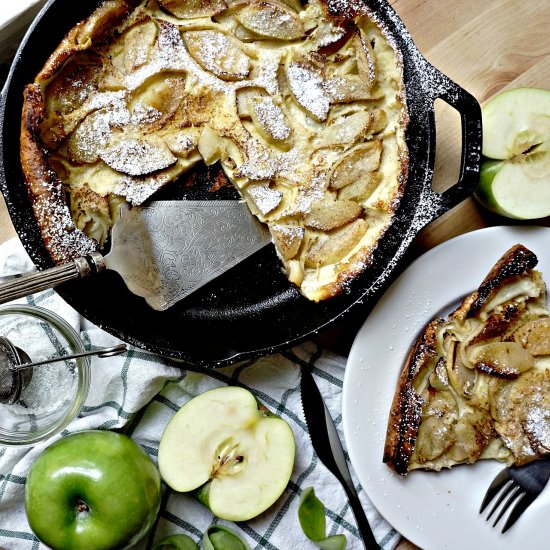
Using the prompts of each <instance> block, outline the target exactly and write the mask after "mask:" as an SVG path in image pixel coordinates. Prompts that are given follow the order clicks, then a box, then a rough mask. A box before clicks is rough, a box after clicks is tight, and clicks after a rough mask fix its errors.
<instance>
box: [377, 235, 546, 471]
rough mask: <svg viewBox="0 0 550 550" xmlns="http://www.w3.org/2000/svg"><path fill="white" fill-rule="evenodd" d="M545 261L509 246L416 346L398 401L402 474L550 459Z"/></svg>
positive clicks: (393, 462) (391, 443)
mask: <svg viewBox="0 0 550 550" xmlns="http://www.w3.org/2000/svg"><path fill="white" fill-rule="evenodd" d="M537 261H538V260H537V257H536V256H535V254H534V253H533V252H531V251H530V250H528V249H527V248H525V247H524V246H522V245H519V244H518V245H516V246H514V247H512V248H511V249H510V250H508V251H507V252H506V253H505V254H504V255H503V256H502V257H501V258H500V260H499V261H498V262H497V263H496V265H495V266H494V267H493V269H492V270H491V271H490V273H489V274H488V275H487V277H486V278H485V280H484V281H483V282H482V284H481V285H480V287H479V288H478V289H477V290H476V291H475V292H473V293H472V294H471V295H469V296H467V297H466V298H465V299H464V300H463V302H462V304H461V305H460V306H459V307H458V309H456V311H454V312H453V313H451V314H450V315H449V317H448V318H447V319H434V320H433V321H431V322H430V323H429V324H428V325H427V326H426V328H425V329H424V331H423V332H422V334H421V335H420V337H419V338H418V340H417V341H416V342H415V344H414V346H413V348H412V349H411V352H410V355H409V358H408V360H407V362H406V364H405V367H404V369H403V371H402V373H401V376H400V378H399V382H398V386H397V391H396V393H395V397H394V400H393V404H392V408H391V412H390V417H389V421H388V431H387V436H386V445H385V449H384V462H386V463H387V464H388V466H390V467H391V468H392V469H393V470H395V471H396V472H397V473H399V474H402V475H406V474H407V473H408V472H409V471H411V470H415V469H424V470H436V471H439V470H441V469H442V468H449V467H452V466H454V465H456V464H464V463H466V464H472V463H474V462H476V461H477V460H479V459H487V458H492V459H497V460H501V461H505V462H506V463H507V464H508V465H511V464H516V465H521V464H526V463H528V462H530V461H532V460H535V459H537V458H540V457H542V456H546V455H548V454H549V453H550V313H549V311H548V307H547V304H546V286H545V283H544V281H543V278H542V275H541V273H540V272H539V271H536V270H535V269H534V267H535V266H536V264H537Z"/></svg>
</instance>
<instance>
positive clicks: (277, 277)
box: [0, 0, 481, 367]
mask: <svg viewBox="0 0 550 550" xmlns="http://www.w3.org/2000/svg"><path fill="white" fill-rule="evenodd" d="M98 4H99V2H98V0H79V1H78V2H74V0H50V1H49V2H48V3H47V4H46V6H45V7H44V9H43V10H42V11H41V12H40V14H39V15H38V17H37V19H36V20H35V22H34V23H33V25H32V26H31V28H30V29H29V32H28V33H27V35H26V36H25V38H24V39H23V42H22V44H21V47H20V49H19V51H18V53H17V55H16V58H15V60H14V62H13V65H12V67H11V70H10V73H9V76H8V79H7V82H6V84H5V87H4V89H3V91H2V95H1V98H0V121H1V122H0V124H1V127H0V140H1V142H0V189H1V190H2V193H3V195H4V198H5V200H6V203H7V206H8V210H9V212H10V216H11V218H12V221H13V224H14V226H15V229H16V231H17V233H18V235H19V237H20V239H21V240H22V242H23V244H24V246H25V248H26V250H27V252H28V253H29V255H30V256H31V258H32V259H33V261H34V262H35V264H36V265H37V266H38V268H40V269H43V268H46V267H51V266H52V262H51V259H50V258H49V255H48V253H47V251H46V249H45V248H44V246H43V243H42V239H41V237H40V234H39V231H38V227H37V225H36V224H35V223H34V215H33V212H32V209H31V205H30V202H29V199H28V197H27V190H26V187H25V183H24V179H23V175H22V171H21V166H20V163H19V130H20V115H21V108H22V102H23V94H22V92H23V88H24V86H25V85H26V84H27V83H29V82H32V81H33V79H34V76H35V75H36V74H37V73H38V72H39V70H40V69H41V67H42V66H43V64H44V62H45V61H46V59H47V56H48V55H49V54H50V52H52V51H53V50H54V49H55V47H56V46H57V45H58V43H59V42H60V41H61V39H62V37H63V36H64V34H65V33H66V32H68V30H69V29H70V28H71V27H72V26H73V25H74V24H76V23H77V22H78V21H80V20H81V19H84V18H85V17H87V16H88V15H89V14H90V13H91V12H92V11H93V10H94V9H95V8H96V7H97V5H98ZM368 6H369V8H370V10H371V12H372V16H373V17H374V18H376V19H377V20H378V21H379V22H380V23H381V24H382V25H383V27H385V29H386V31H387V35H388V36H389V37H390V39H391V40H393V42H394V44H395V45H396V47H397V49H398V50H399V51H400V52H401V54H402V57H403V63H404V76H405V84H406V94H407V104H408V107H409V114H410V123H409V127H408V131H407V143H408V146H409V154H410V159H409V162H410V165H409V170H410V173H409V178H408V183H407V187H406V192H405V195H404V197H403V199H402V202H401V205H400V207H399V209H398V212H397V216H396V218H395V222H394V223H393V225H392V226H391V227H390V228H389V230H388V231H387V232H386V234H385V235H384V237H383V238H382V240H381V241H380V243H379V246H378V248H377V250H376V251H375V254H374V262H373V265H372V266H371V267H370V268H369V269H367V270H366V272H365V273H364V274H363V275H362V276H360V277H359V278H357V280H355V281H354V282H353V283H352V284H350V286H349V288H348V289H347V291H346V293H345V294H343V295H342V296H339V297H337V298H333V299H331V300H328V301H325V302H322V303H319V304H315V303H312V302H310V301H308V300H307V299H305V298H303V297H302V296H301V295H300V294H299V292H298V291H297V290H296V289H295V288H294V287H293V286H291V285H290V283H288V281H287V279H286V277H285V275H284V274H283V273H282V272H281V269H280V264H279V261H278V259H277V257H276V254H275V251H274V248H273V246H271V245H270V246H268V247H265V248H264V249H262V250H260V251H259V252H257V253H256V254H255V255H254V256H251V257H250V258H248V259H247V260H246V261H244V262H242V263H241V264H239V265H238V266H237V267H235V268H233V269H232V270H230V271H229V272H227V273H225V274H224V275H222V276H221V277H219V278H218V279H216V280H214V281H212V282H211V283H209V284H208V285H206V286H205V287H203V288H202V289H200V290H199V291H197V292H196V293H195V294H193V295H191V296H189V297H188V298H186V299H184V300H183V301H181V302H180V303H178V304H176V305H175V306H173V307H172V308H171V309H169V310H168V311H166V312H156V311H153V310H152V309H151V308H149V307H148V306H147V305H146V303H145V302H144V301H143V300H142V299H141V298H138V297H136V296H134V295H133V294H131V293H130V292H129V291H128V290H127V289H126V287H125V285H124V283H123V281H122V279H121V278H120V277H119V276H118V275H117V274H116V273H114V272H107V273H103V274H101V275H100V276H98V277H97V278H95V279H94V278H90V279H87V280H80V281H72V282H70V283H65V284H64V285H63V286H62V287H59V289H58V292H59V294H60V295H61V296H62V297H63V298H64V299H65V300H66V301H67V302H68V303H69V304H71V305H72V306H73V307H74V308H75V309H76V310H77V311H78V312H80V313H81V314H82V315H83V316H84V317H86V318H87V319H89V320H90V321H92V322H93V323H95V324H96V325H98V326H99V327H101V328H103V329H104V330H106V331H107V332H110V333H111V334H114V335H115V336H117V337H119V338H121V339H122V340H124V341H126V342H128V343H131V344H133V345H136V346H138V347H141V348H143V349H147V350H149V351H152V352H155V353H159V354H162V355H167V356H170V357H174V358H179V359H183V360H184V361H186V362H187V363H189V364H191V365H194V366H197V367H219V366H225V365H228V364H231V363H233V362H235V361H237V360H242V359H246V358H252V357H256V356H259V355H264V354H269V353H271V352H274V351H276V350H280V349H283V348H287V347H289V346H291V345H293V344H296V343H298V342H300V341H303V340H305V339H307V338H308V337H311V336H312V335H313V334H316V333H317V332H319V331H321V330H323V329H324V328H326V327H327V326H328V325H329V324H330V323H331V322H332V321H334V320H335V319H337V318H339V317H341V316H342V315H343V314H344V313H346V312H348V311H349V310H350V309H351V308H352V307H353V306H354V305H356V304H365V303H368V302H372V301H373V300H374V299H375V297H376V296H377V295H378V293H379V291H380V290H381V288H382V287H383V286H384V285H385V284H386V283H387V281H388V279H389V277H390V275H391V273H392V271H394V270H395V268H396V267H397V266H398V264H399V261H400V260H401V259H402V257H403V255H404V253H405V251H406V249H407V247H408V246H409V244H410V243H411V241H412V239H413V237H414V236H415V235H416V233H417V232H418V231H419V230H420V229H421V228H422V227H423V226H424V225H426V224H427V223H429V222H430V221H432V220H434V219H435V218H437V217H438V216H440V215H441V214H443V213H444V212H446V211H447V210H449V209H450V208H452V207H453V206H455V205H456V204H458V203H459V202H460V201H462V200H463V199H464V198H466V197H467V196H468V195H470V194H471V193H472V191H473V189H474V187H475V185H476V183H477V181H478V176H479V168H480V152H481V111H480V107H479V104H478V103H477V101H476V100H475V99H474V98H473V97H472V96H471V95H470V94H469V93H467V92H466V91H465V90H463V89H462V88H460V87H459V86H458V85H457V84H455V83H454V82H452V81H451V80H450V79H449V78H447V77H446V76H444V75H443V74H441V73H440V72H439V71H438V70H437V69H435V68H434V67H433V66H431V65H430V64H429V63H428V62H427V61H426V60H425V59H424V58H423V57H422V56H421V55H420V53H419V52H418V50H417V48H416V47H415V45H414V44H413V41H412V39H411V37H410V35H409V33H408V32H407V30H406V28H405V26H404V25H403V23H402V21H401V20H400V19H399V17H398V16H397V15H396V14H395V12H394V11H393V9H392V8H391V7H390V6H389V5H388V4H387V3H386V2H385V0H368ZM436 98H441V99H442V100H444V101H445V102H447V103H448V104H450V105H452V106H453V107H454V108H455V109H456V110H457V111H458V112H459V113H460V115H461V119H462V162H461V171H460V179H459V181H458V183H457V184H456V185H455V186H454V187H452V188H450V189H449V190H448V191H446V192H445V193H443V194H437V193H434V192H433V191H432V188H431V183H432V175H433V166H434V155H435V116H434V100H435V99H436ZM209 175H210V174H209V170H206V169H203V170H202V171H201V170H199V177H198V180H201V179H202V180H207V179H208V176H209ZM199 187H200V186H199ZM197 192H198V193H200V190H199V191H197V190H195V191H193V193H197ZM170 193H173V194H174V193H175V194H176V195H177V196H182V197H183V196H185V195H186V196H188V197H189V193H188V192H187V191H186V188H184V187H183V186H181V185H180V186H178V185H177V183H176V184H172V186H171V190H169V189H168V188H167V191H165V192H164V194H162V195H161V196H167V195H168V194H170ZM222 193H225V196H227V194H228V193H229V195H231V191H228V190H225V191H223V192H222ZM192 198H197V197H196V196H194V197H192ZM201 198H203V197H201ZM208 198H220V196H216V195H212V194H209V195H208Z"/></svg>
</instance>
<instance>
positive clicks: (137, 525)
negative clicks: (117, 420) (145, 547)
mask: <svg viewBox="0 0 550 550" xmlns="http://www.w3.org/2000/svg"><path fill="white" fill-rule="evenodd" d="M160 500H161V482H160V475H159V472H158V469H157V467H156V466H155V464H154V462H153V461H152V460H151V458H150V457H149V456H148V455H147V453H146V452H145V451H144V450H143V449H142V448H141V447H140V445H138V444H137V443H136V442H135V441H133V440H132V439H130V438H129V437H128V436H126V435H123V434H119V433H115V432H110V431H105V430H90V431H84V432H78V433H74V434H71V435H68V436H66V437H64V438H62V439H60V440H58V441H56V442H55V443H53V444H52V445H50V446H49V447H48V448H46V449H45V450H44V451H43V452H42V453H41V454H40V455H39V456H38V457H37V458H36V460H35V461H34V463H33V464H32V466H31V469H30V472H29V475H28V477H27V483H26V487H25V511H26V514H27V519H28V521H29V525H30V527H31V529H32V530H33V532H34V533H35V535H36V536H37V537H38V538H39V539H40V540H41V541H42V542H43V543H44V544H46V545H48V546H50V547H51V548H53V549H54V550H64V549H67V550H69V549H70V550H109V549H115V548H127V547H129V546H131V545H133V544H135V543H136V542H137V541H139V540H140V539H141V538H142V537H143V536H144V535H145V534H146V533H147V531H148V530H149V529H150V528H151V527H152V525H153V523H154V522H155V519H156V517H157V514H158V510H159V507H160Z"/></svg>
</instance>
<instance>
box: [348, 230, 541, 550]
mask: <svg viewBox="0 0 550 550" xmlns="http://www.w3.org/2000/svg"><path fill="white" fill-rule="evenodd" d="M516 243H521V244H523V245H525V246H526V247H527V248H529V249H530V250H532V251H533V252H535V254H536V255H537V256H538V258H539V264H538V265H537V269H539V270H540V271H542V273H543V276H545V280H546V281H547V282H548V283H550V248H549V245H550V229H549V228H546V227H492V228H488V229H482V230H480V231H475V232H472V233H468V234H466V235H461V236H460V237H457V238H455V239H452V240H450V241H447V242H445V243H443V244H442V245H440V246H438V247H436V248H434V249H432V250H430V251H429V252H427V253H426V254H424V255H423V256H421V257H420V258H418V259H417V260H416V261H415V262H414V263H413V264H411V266H410V267H409V268H407V270H406V271H405V272H404V273H403V274H402V275H401V276H400V277H399V278H398V279H397V280H396V281H395V283H394V284H393V285H392V286H391V287H390V288H389V289H388V291H387V292H386V293H385V294H384V296H382V298H381V300H380V301H379V302H378V304H377V305H376V306H375V308H374V309H373V310H372V312H371V314H370V315H369V317H368V319H367V320H366V322H365V323H364V325H363V326H362V328H361V329H360V331H359V333H358V334H357V336H356V338H355V342H354V344H353V346H352V349H351V352H350V356H349V359H348V363H347V367H346V373H345V378H344V391H343V405H342V409H343V424H344V435H345V439H346V444H347V448H348V451H349V455H350V458H351V462H352V464H353V467H354V468H355V471H356V472H357V475H358V476H359V480H360V482H361V485H362V486H363V488H364V489H365V491H366V492H367V494H368V496H369V498H370V499H371V501H372V503H373V504H374V505H375V506H376V508H377V509H378V510H379V512H380V513H381V514H382V515H383V516H384V517H385V518H386V519H387V521H388V522H390V523H391V524H392V525H393V526H394V527H395V528H396V529H397V530H398V531H399V532H400V533H401V534H402V535H403V536H405V537H406V538H408V539H409V540H410V541H412V542H414V543H415V544H417V545H418V546H420V547H421V548H424V549H425V550H430V549H437V550H440V549H443V548H447V549H457V550H467V549H479V548H498V549H499V550H505V549H510V550H511V549H514V550H517V549H518V548H525V549H527V548H528V549H529V550H535V549H540V550H542V549H547V548H549V547H550V546H549V545H550V542H549V540H550V520H549V518H550V485H549V486H547V488H546V490H545V491H543V493H542V494H541V495H540V496H539V498H538V499H537V500H536V501H535V502H534V503H533V504H532V505H531V506H530V508H529V510H528V511H527V512H526V513H525V515H524V516H523V517H522V518H521V519H520V520H519V521H518V522H517V523H516V524H515V525H514V527H512V529H510V530H509V531H508V532H507V533H505V534H504V535H502V534H501V533H500V530H498V529H493V528H492V527H491V525H490V524H489V523H488V522H487V521H486V520H485V516H486V513H484V515H483V516H481V515H479V513H478V511H479V506H480V504H481V501H482V498H483V495H484V494H485V491H486V490H487V487H488V486H489V483H490V482H491V480H492V479H493V477H494V476H495V475H496V474H497V473H498V472H499V471H500V470H501V469H502V468H503V465H502V464H501V463H499V462H497V461H482V462H478V463H476V464H474V465H464V466H457V467H455V468H452V469H450V470H445V471H442V472H439V473H433V472H431V473H430V472H422V471H415V472H413V473H411V474H410V475H408V476H407V477H406V478H402V477H400V476H398V475H396V474H394V473H393V471H391V470H390V469H389V468H388V467H387V466H386V465H385V464H383V463H382V454H383V449H384V440H385V436H386V427H387V421H388V413H389V410H390V406H391V402H392V399H393V395H394V391H395V387H396V383H397V378H398V376H399V374H400V372H401V370H402V368H403V365H404V360H405V358H406V357H407V354H408V352H409V349H410V347H411V345H412V344H413V342H414V341H415V339H416V337H417V336H418V334H419V332H420V330H421V329H422V328H423V327H424V325H425V324H426V323H427V322H429V321H430V320H431V319H432V318H433V317H435V316H436V315H438V314H446V313H448V312H449V311H450V309H451V308H452V307H453V306H455V305H456V304H457V301H458V300H459V299H461V298H462V297H463V296H464V295H466V294H467V293H469V292H471V291H472V290H474V289H476V288H477V287H478V286H479V284H480V283H481V281H482V280H483V278H484V277H485V275H487V273H488V272H489V270H490V269H491V267H492V266H493V265H494V263H495V262H496V261H497V260H498V259H499V258H500V256H501V255H502V254H503V253H504V252H505V251H506V250H507V249H508V248H510V247H511V246H513V245H514V244H516ZM549 287H550V284H549ZM500 523H501V524H502V520H501V522H500Z"/></svg>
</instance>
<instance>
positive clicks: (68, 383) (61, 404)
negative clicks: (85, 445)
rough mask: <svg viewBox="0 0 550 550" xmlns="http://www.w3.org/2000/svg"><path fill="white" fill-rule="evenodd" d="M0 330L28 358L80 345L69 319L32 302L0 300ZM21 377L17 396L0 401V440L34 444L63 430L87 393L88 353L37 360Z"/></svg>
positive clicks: (80, 347)
mask: <svg viewBox="0 0 550 550" xmlns="http://www.w3.org/2000/svg"><path fill="white" fill-rule="evenodd" d="M0 335H1V336H3V337H4V338H7V339H8V340H10V342H11V343H12V344H13V345H14V346H16V347H18V348H20V349H22V350H23V351H24V352H26V353H27V354H28V355H29V357H30V359H31V360H32V361H40V360H43V359H50V358H53V357H57V356H60V355H70V354H73V353H81V352H84V351H85V348H84V344H83V342H82V340H81V338H80V336H79V335H78V333H77V332H76V331H75V330H74V329H73V328H72V327H71V325H69V323H67V322H66V321H65V320H64V319H62V318H61V317H60V316H59V315H57V314H56V313H53V312H52V311H49V310H47V309H44V308H42V307H38V306H30V305H7V306H0ZM23 372H24V371H23ZM24 378H25V379H26V380H25V382H26V387H24V388H23V390H22V392H21V395H20V396H19V398H18V399H17V400H16V401H15V402H14V403H13V404H3V403H0V445H11V446H22V445H34V444H36V443H38V442H40V441H43V440H45V439H48V438H49V437H51V436H53V435H55V434H57V433H59V432H60V431H61V430H63V428H65V427H66V426H67V425H68V424H69V422H70V421H71V420H72V419H73V418H74V417H75V416H76V415H77V414H78V413H79V412H80V410H81V409H82V406H83V404H84V401H85V399H86V396H87V395H88V390H89V388H90V358H89V357H80V358H77V359H72V360H69V361H64V362H63V361H61V362H59V363H52V364H47V365H42V366H37V367H34V368H33V369H32V375H31V376H29V375H28V374H27V375H26V376H25V377H24Z"/></svg>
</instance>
